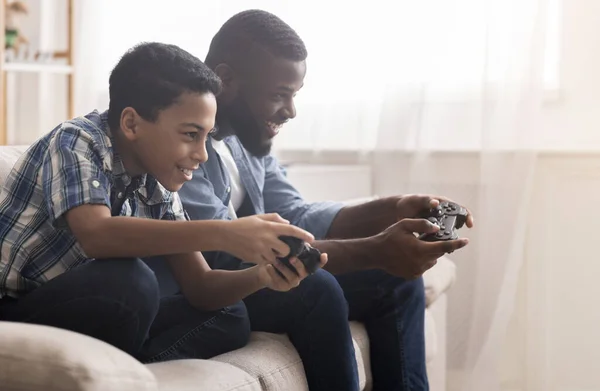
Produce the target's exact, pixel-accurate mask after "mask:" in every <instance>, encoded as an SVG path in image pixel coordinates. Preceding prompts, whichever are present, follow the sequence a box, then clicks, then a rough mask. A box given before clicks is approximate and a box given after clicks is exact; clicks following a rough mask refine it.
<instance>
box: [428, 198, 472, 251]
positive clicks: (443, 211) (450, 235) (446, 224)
mask: <svg viewBox="0 0 600 391" xmlns="http://www.w3.org/2000/svg"><path fill="white" fill-rule="evenodd" d="M423 218H425V219H427V220H429V221H430V222H432V223H433V224H435V225H437V226H438V227H440V230H439V231H437V232H436V233H428V234H421V235H420V236H419V239H421V240H424V241H427V242H439V241H445V240H456V239H458V233H457V232H456V231H457V230H458V229H460V228H461V227H462V226H463V225H464V224H465V222H466V221H467V210H466V209H465V208H463V207H462V206H460V205H458V204H455V203H453V202H441V203H440V204H439V205H438V206H437V208H432V209H430V210H429V211H428V212H427V213H426V214H425V215H424V216H423Z"/></svg>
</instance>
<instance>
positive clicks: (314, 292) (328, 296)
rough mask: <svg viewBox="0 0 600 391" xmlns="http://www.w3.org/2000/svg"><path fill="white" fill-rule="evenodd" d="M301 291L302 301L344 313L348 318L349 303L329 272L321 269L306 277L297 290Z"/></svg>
mask: <svg viewBox="0 0 600 391" xmlns="http://www.w3.org/2000/svg"><path fill="white" fill-rule="evenodd" d="M295 289H299V290H300V291H301V295H300V297H301V300H302V301H304V302H305V303H307V302H308V303H310V304H311V305H318V306H320V307H322V308H323V309H329V310H331V311H336V312H338V311H342V312H343V313H344V314H345V315H344V316H346V317H347V313H348V303H347V302H346V298H345V296H344V291H343V290H342V287H341V286H340V284H339V282H338V281H337V279H336V278H335V277H334V276H333V275H332V274H331V273H329V272H328V271H326V270H322V269H319V270H317V272H316V273H315V274H313V275H310V276H308V277H306V278H305V279H304V280H303V281H302V282H301V283H300V285H299V286H298V287H297V288H295Z"/></svg>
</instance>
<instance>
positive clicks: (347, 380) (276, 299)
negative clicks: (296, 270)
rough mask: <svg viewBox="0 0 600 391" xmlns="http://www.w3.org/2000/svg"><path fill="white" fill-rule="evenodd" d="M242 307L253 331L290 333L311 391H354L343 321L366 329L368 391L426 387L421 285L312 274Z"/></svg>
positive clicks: (371, 275) (371, 276)
mask: <svg viewBox="0 0 600 391" xmlns="http://www.w3.org/2000/svg"><path fill="white" fill-rule="evenodd" d="M244 303H245V304H246V308H247V310H248V314H249V316H250V322H251V326H252V330H256V331H267V332H274V333H287V334H288V335H289V338H290V340H291V341H292V343H293V344H294V346H295V347H296V349H297V350H298V353H299V354H300V357H301V358H302V362H303V364H304V369H305V372H306V376H307V379H308V385H309V388H310V390H311V391H318V390H336V391H345V390H348V391H354V390H358V389H359V385H358V374H357V367H356V361H355V352H354V347H353V344H352V337H351V335H350V328H349V325H348V319H350V320H357V321H360V322H363V323H364V324H365V326H366V329H367V332H368V335H369V340H370V349H371V351H370V355H371V370H372V374H373V389H374V390H375V391H378V390H384V391H394V390H398V391H400V390H401V391H426V390H428V389H429V385H428V380H427V373H426V366H425V336H424V322H425V297H424V288H423V280H422V279H416V280H411V281H406V280H403V279H401V278H397V277H393V276H391V275H389V274H386V273H385V272H383V271H379V270H370V271H364V272H355V273H348V274H343V275H339V276H335V277H334V276H333V275H331V274H330V273H329V272H327V271H325V270H319V271H318V272H317V273H316V274H314V275H312V276H309V277H307V278H306V279H305V280H304V281H302V282H301V283H300V285H299V286H298V287H297V288H295V289H293V290H291V291H289V292H285V293H282V292H275V291H271V290H267V289H263V290H261V291H259V292H257V293H255V294H253V295H251V296H249V297H247V298H246V299H245V300H244Z"/></svg>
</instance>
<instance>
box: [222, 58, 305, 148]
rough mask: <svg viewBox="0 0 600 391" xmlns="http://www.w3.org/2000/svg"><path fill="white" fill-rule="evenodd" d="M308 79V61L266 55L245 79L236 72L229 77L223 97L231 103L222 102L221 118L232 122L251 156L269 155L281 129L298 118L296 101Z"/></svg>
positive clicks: (224, 87)
mask: <svg viewBox="0 0 600 391" xmlns="http://www.w3.org/2000/svg"><path fill="white" fill-rule="evenodd" d="M226 72H227V71H226ZM218 73H219V70H217V74H218ZM305 75H306V63H305V61H290V60H286V59H282V58H277V57H273V56H271V55H268V54H266V55H265V56H264V57H263V58H261V59H260V60H259V64H258V65H256V66H254V67H252V69H250V70H248V72H247V73H246V75H245V77H242V76H240V75H239V74H238V75H233V72H232V75H229V76H230V77H231V78H230V79H228V75H226V76H225V77H224V78H223V79H224V80H223V81H224V83H223V95H224V96H227V95H229V99H228V102H219V113H218V115H219V117H221V116H223V117H225V118H226V119H227V121H229V122H230V124H231V125H232V127H233V130H234V131H235V134H236V135H237V136H238V138H239V139H240V141H241V142H242V144H243V145H244V147H245V148H246V149H247V150H248V151H249V152H250V153H252V154H253V155H255V156H264V155H267V154H269V152H270V150H271V145H272V139H273V137H275V136H276V135H277V133H278V132H279V130H280V128H281V126H282V125H283V124H284V123H285V122H287V121H288V120H290V119H293V118H294V117H296V107H295V106H294V97H295V95H296V93H297V92H298V91H299V90H300V89H301V88H302V85H303V83H304V76H305ZM228 81H229V82H228Z"/></svg>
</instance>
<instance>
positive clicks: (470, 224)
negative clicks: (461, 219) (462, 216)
mask: <svg viewBox="0 0 600 391" xmlns="http://www.w3.org/2000/svg"><path fill="white" fill-rule="evenodd" d="M474 223H475V221H474V220H473V215H472V214H471V212H470V211H469V210H468V209H467V222H466V225H467V228H473V224H474Z"/></svg>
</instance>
